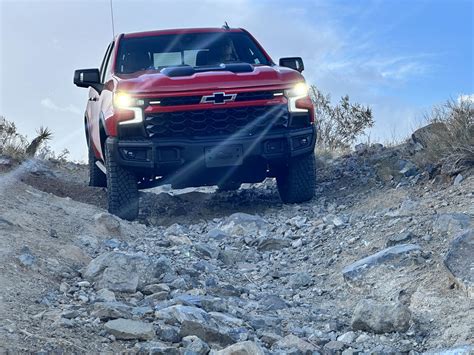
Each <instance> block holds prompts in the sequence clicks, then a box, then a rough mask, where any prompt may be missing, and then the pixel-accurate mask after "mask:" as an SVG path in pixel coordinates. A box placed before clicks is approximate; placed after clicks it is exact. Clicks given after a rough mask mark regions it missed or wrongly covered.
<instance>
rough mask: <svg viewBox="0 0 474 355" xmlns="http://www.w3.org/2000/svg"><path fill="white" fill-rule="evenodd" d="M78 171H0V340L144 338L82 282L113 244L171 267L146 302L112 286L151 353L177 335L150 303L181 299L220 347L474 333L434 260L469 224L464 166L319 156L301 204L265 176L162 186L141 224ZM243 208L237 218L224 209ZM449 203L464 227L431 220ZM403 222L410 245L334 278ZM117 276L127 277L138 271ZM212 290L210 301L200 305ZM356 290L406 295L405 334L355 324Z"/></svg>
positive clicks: (334, 345)
mask: <svg viewBox="0 0 474 355" xmlns="http://www.w3.org/2000/svg"><path fill="white" fill-rule="evenodd" d="M356 163H357V164H356ZM16 169H18V168H16ZM9 174H10V175H9ZM420 175H422V173H420ZM7 176H14V178H8V179H7ZM404 181H405V183H404ZM86 182H87V168H86V167H85V166H82V165H75V164H72V163H61V164H55V163H51V162H42V163H38V164H36V165H35V166H34V167H33V168H31V167H29V168H28V169H26V170H25V171H21V172H19V173H18V174H13V175H12V174H11V171H10V172H3V173H1V175H0V184H2V189H3V190H2V195H1V203H0V235H1V238H0V258H1V263H0V284H1V285H2V287H1V289H0V314H1V317H0V318H1V322H0V349H12V350H13V349H14V350H24V351H26V350H28V351H39V350H41V349H43V350H47V351H68V352H69V351H78V352H81V351H82V352H96V351H111V352H119V351H126V350H127V351H137V350H140V349H149V346H152V345H150V344H151V342H146V341H145V342H144V341H138V340H137V339H135V340H128V341H124V340H120V339H118V338H117V336H112V335H111V333H110V331H106V330H105V328H104V324H105V323H106V322H107V320H108V319H113V318H116V316H108V317H106V319H102V318H101V317H100V316H98V313H97V312H98V311H97V307H99V306H100V307H105V306H104V305H103V304H101V302H99V301H98V299H99V295H98V291H99V290H98V289H97V287H96V289H94V288H93V286H94V285H97V284H98V283H99V282H105V281H104V278H105V276H100V277H102V279H100V280H102V281H100V280H99V279H95V278H94V277H95V276H94V277H91V278H87V277H86V276H85V273H86V272H85V270H86V269H87V266H88V265H89V263H90V262H91V260H93V259H94V258H96V257H98V256H101V255H104V254H107V253H109V252H116V253H139V254H140V255H143V257H146V258H151V259H153V258H155V257H156V258H158V257H161V258H165V259H166V263H167V264H166V265H168V266H167V268H168V269H169V270H172V271H168V272H165V273H164V274H163V275H162V276H160V279H159V280H158V281H156V283H157V284H158V283H159V284H160V285H162V286H160V287H161V291H159V292H158V291H153V292H154V293H153V294H152V295H154V297H158V296H157V295H158V294H160V292H161V294H160V295H159V297H161V298H159V299H158V298H156V299H153V300H151V299H149V298H147V297H148V295H149V293H148V291H146V288H145V289H144V288H143V287H142V286H138V287H137V286H136V285H135V288H136V290H135V291H136V292H135V291H134V292H128V291H127V292H125V291H123V292H122V291H120V290H116V291H114V292H115V298H116V301H117V302H120V303H121V306H120V307H122V308H120V309H121V310H120V311H117V310H116V311H115V312H119V313H120V317H119V318H126V319H134V320H136V321H141V322H145V323H147V324H148V323H149V324H153V327H154V333H155V336H154V338H153V339H152V341H154V342H155V343H157V342H159V344H158V343H157V344H158V345H157V344H155V345H153V346H155V348H154V349H155V350H156V349H157V348H160V349H161V350H160V351H164V353H173V351H184V349H185V348H186V346H188V345H187V343H186V342H185V341H184V340H183V339H182V338H183V335H185V334H187V333H186V332H188V333H189V329H188V328H186V327H188V325H185V324H187V323H186V322H184V323H180V321H178V320H176V319H168V318H166V319H165V318H162V317H163V313H160V310H161V309H165V308H166V307H167V306H172V305H175V304H180V303H181V304H183V302H184V304H186V305H189V306H192V309H191V311H192V314H193V317H198V316H197V314H198V313H199V314H201V313H200V312H204V310H205V312H207V313H206V314H207V316H206V317H210V318H209V319H208V318H206V319H208V320H207V323H206V324H205V325H206V326H209V327H210V324H211V323H212V324H214V323H215V324H218V325H219V329H222V331H220V332H219V333H218V335H216V334H215V333H212V332H211V330H209V329H208V328H206V327H205V328H199V330H196V329H194V330H193V331H195V332H196V333H195V334H199V336H200V337H201V338H203V339H201V340H203V341H204V342H205V343H207V344H208V346H209V347H211V348H212V349H216V350H217V349H220V348H223V347H225V344H227V343H226V341H227V340H228V339H229V337H230V338H232V339H233V342H238V341H239V340H240V341H242V340H250V341H253V342H255V344H257V345H258V346H260V347H262V348H265V349H266V350H265V351H267V352H271V353H282V354H283V353H287V352H288V351H289V349H290V348H291V346H290V347H288V346H287V345H288V342H290V340H291V339H293V338H289V336H290V335H292V336H295V337H296V338H297V339H298V341H296V343H292V344H293V345H292V346H293V348H296V349H298V350H299V351H300V353H305V350H304V349H306V350H308V349H312V350H311V351H320V352H331V351H332V352H336V353H337V352H339V353H341V352H342V351H343V350H353V351H361V352H368V353H369V352H373V351H379V352H383V353H385V352H389V351H402V352H408V351H415V352H423V351H428V350H433V349H441V348H452V347H455V346H465V345H469V344H471V345H472V344H474V340H473V337H472V334H474V328H473V324H474V311H473V308H472V298H470V297H469V296H468V294H467V293H466V291H465V289H463V288H462V287H461V286H460V285H459V284H458V283H456V282H455V281H453V278H452V276H451V275H450V274H449V272H448V271H447V270H446V268H445V267H444V265H443V258H444V255H445V254H446V252H447V250H448V249H449V247H450V242H451V241H452V240H453V239H454V238H455V237H456V236H457V235H458V234H459V233H460V232H462V231H463V230H465V229H466V228H469V227H472V217H473V216H474V207H473V206H474V204H473V191H474V178H473V177H472V176H467V177H465V178H464V180H463V181H462V182H461V183H460V184H457V185H452V183H451V182H449V183H443V182H441V183H432V180H430V179H425V180H420V181H419V182H418V181H414V179H412V178H411V177H410V178H406V179H405V178H403V179H402V180H400V181H396V182H393V183H391V184H388V183H385V182H383V181H381V180H380V178H379V176H377V170H376V169H375V168H374V164H373V163H372V162H370V161H369V160H368V159H366V158H365V157H358V156H355V155H352V156H348V157H345V158H342V159H340V160H338V161H334V162H330V163H326V164H324V165H321V166H320V169H319V176H318V190H317V196H316V197H315V198H314V199H313V200H312V201H310V202H308V203H305V204H301V205H283V204H281V202H280V201H279V199H278V194H277V191H276V187H275V184H274V182H273V181H271V180H268V181H266V182H264V183H263V184H257V185H252V186H244V188H242V189H240V190H238V191H236V192H216V191H215V189H214V188H202V189H191V190H184V191H175V190H168V189H167V188H166V187H162V188H159V189H155V190H154V191H147V192H142V193H141V204H142V209H141V212H140V219H139V221H137V222H133V223H130V222H126V221H121V220H117V219H114V218H113V217H110V216H109V215H108V214H106V213H105V210H104V207H105V196H106V195H105V194H106V192H105V189H100V188H92V187H88V186H87V184H86ZM241 212H243V213H245V214H246V215H234V214H235V213H241ZM453 213H456V214H461V215H462V216H464V217H462V218H464V219H463V222H462V223H464V224H462V225H461V224H459V225H458V224H456V223H458V222H456V223H455V222H449V221H448V222H449V223H451V224H449V223H448V222H447V223H448V224H449V225H448V227H447V229H446V230H444V229H443V228H444V227H443V226H442V225H441V226H440V224H439V223H438V222H437V221H438V219H439V218H438V217H439V216H442V215H446V214H448V215H450V214H453ZM247 215H251V216H250V217H248V216H247ZM456 221H457V220H456ZM466 221H467V222H466ZM459 223H461V222H459ZM465 223H467V225H466V224H465ZM458 227H459V228H458ZM215 230H218V231H219V233H221V234H219V233H216V232H214V231H215ZM406 232H410V233H411V236H409V237H407V240H406V241H404V243H411V244H416V245H417V246H419V248H420V250H421V252H416V253H412V254H410V255H407V256H403V257H402V258H401V259H400V260H398V259H397V260H395V261H393V260H391V261H389V262H384V263H382V264H381V265H377V266H376V267H374V268H373V269H370V270H369V271H368V272H365V271H364V274H363V275H362V276H361V278H360V279H358V280H357V282H355V283H354V284H352V283H351V282H349V280H347V278H346V277H345V276H344V275H343V270H344V269H345V268H346V267H347V266H348V265H350V264H351V263H353V262H356V261H358V260H360V259H362V258H364V257H367V256H369V255H372V254H374V253H376V252H379V251H381V250H384V249H385V248H386V247H387V246H388V245H389V243H390V242H389V239H390V238H393V237H394V236H398V235H400V234H402V233H406ZM151 259H150V260H151ZM153 260H154V259H153ZM110 268H111V266H110ZM114 272H115V271H114ZM116 272H119V273H120V272H121V271H120V270H118V271H117V270H116ZM127 272H128V274H127V275H129V276H130V277H132V276H133V273H134V272H136V271H133V270H132V271H130V270H129V271H127ZM130 272H131V273H130ZM117 275H119V274H117ZM137 277H138V279H139V280H141V279H142V278H143V277H144V274H137ZM140 282H141V281H140ZM88 283H90V284H89V285H88ZM163 285H164V286H163ZM163 290H164V291H163ZM183 295H185V296H186V297H188V298H186V300H187V301H183V299H184V298H183V297H184V296H183ZM191 296H192V297H194V298H193V299H199V302H198V301H196V302H198V303H197V304H198V305H197V306H196V304H194V303H193V302H194V301H190V300H191V298H190V297H191ZM206 297H207V298H206ZM214 298H218V299H219V300H220V301H219V303H218V305H217V304H216V305H214V304H212V307H211V306H210V304H211V303H212V302H211V301H212V299H214ZM365 298H370V299H374V300H377V301H379V302H395V301H397V302H401V303H403V304H404V305H406V306H407V307H408V308H409V310H410V312H411V318H410V326H409V329H407V330H404V331H401V330H399V331H396V332H389V333H386V334H377V333H376V332H374V331H364V330H360V329H355V328H354V327H353V325H352V323H351V322H352V317H353V312H354V309H355V307H356V305H357V304H358V302H359V301H360V300H361V299H365ZM204 300H205V301H206V302H207V303H204ZM201 303H202V304H201ZM204 304H205V305H204ZM109 306H110V305H109ZM209 307H210V308H209ZM124 309H126V310H127V311H124ZM109 311H110V310H109ZM128 312H131V313H128ZM140 312H145V313H143V314H142V313H140ZM188 316H189V315H187V317H188ZM167 317H168V316H167ZM183 317H184V316H183ZM179 319H181V318H179ZM193 319H194V318H193ZM196 319H198V318H196ZM193 321H195V322H197V321H196V320H195V319H194V320H193ZM193 324H194V323H193ZM194 326H195V327H197V325H196V324H194ZM199 326H200V327H204V325H203V324H199ZM203 329H204V330H203ZM165 330H166V331H165ZM212 331H214V330H212ZM237 331H238V335H236V334H237V333H235V332H237ZM175 333H176V334H175ZM170 334H175V335H176V336H171V335H170ZM193 334H194V333H193ZM209 334H212V336H210V335H209ZM206 336H209V339H207V338H206ZM216 337H217V338H216ZM216 339H218V341H217V342H216ZM291 341H294V339H293V340H291ZM206 346H207V345H206ZM147 347H148V348H147ZM305 347H306V348H305ZM147 351H148V350H147ZM468 351H469V350H468ZM204 353H205V352H204ZM295 353H297V352H295Z"/></svg>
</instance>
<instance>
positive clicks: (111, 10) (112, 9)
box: [110, 0, 115, 38]
mask: <svg viewBox="0 0 474 355" xmlns="http://www.w3.org/2000/svg"><path fill="white" fill-rule="evenodd" d="M110 17H111V19H112V38H114V37H115V26H114V7H113V4H112V0H110Z"/></svg>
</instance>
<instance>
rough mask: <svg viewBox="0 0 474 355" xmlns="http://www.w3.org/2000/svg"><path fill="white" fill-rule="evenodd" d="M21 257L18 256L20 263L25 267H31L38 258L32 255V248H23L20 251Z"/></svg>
mask: <svg viewBox="0 0 474 355" xmlns="http://www.w3.org/2000/svg"><path fill="white" fill-rule="evenodd" d="M20 253H21V254H20V255H19V256H18V261H19V262H20V264H21V265H22V266H24V267H31V266H33V264H34V263H35V262H36V256H34V255H33V254H32V253H31V250H30V248H28V247H26V246H25V247H23V248H21V250H20Z"/></svg>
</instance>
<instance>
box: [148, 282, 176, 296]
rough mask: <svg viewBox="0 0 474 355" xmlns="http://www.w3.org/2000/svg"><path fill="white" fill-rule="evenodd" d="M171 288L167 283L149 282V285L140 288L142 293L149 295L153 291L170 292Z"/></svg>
mask: <svg viewBox="0 0 474 355" xmlns="http://www.w3.org/2000/svg"><path fill="white" fill-rule="evenodd" d="M170 291H171V289H170V287H169V286H168V285H167V284H151V285H146V286H145V287H143V289H142V293H143V294H144V295H151V294H153V293H157V292H168V293H169V292H170Z"/></svg>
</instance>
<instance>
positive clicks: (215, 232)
mask: <svg viewBox="0 0 474 355" xmlns="http://www.w3.org/2000/svg"><path fill="white" fill-rule="evenodd" d="M207 236H208V238H210V239H214V240H217V241H219V240H223V239H225V238H227V237H228V235H227V233H225V232H224V231H222V230H220V229H217V228H214V229H211V230H210V231H209V232H207Z"/></svg>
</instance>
